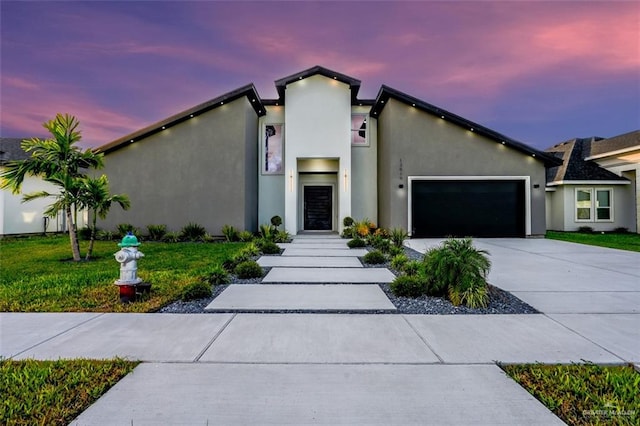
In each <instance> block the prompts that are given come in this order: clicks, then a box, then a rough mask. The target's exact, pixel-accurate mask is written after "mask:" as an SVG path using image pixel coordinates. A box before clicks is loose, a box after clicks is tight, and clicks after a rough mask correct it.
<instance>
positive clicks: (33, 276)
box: [0, 236, 245, 312]
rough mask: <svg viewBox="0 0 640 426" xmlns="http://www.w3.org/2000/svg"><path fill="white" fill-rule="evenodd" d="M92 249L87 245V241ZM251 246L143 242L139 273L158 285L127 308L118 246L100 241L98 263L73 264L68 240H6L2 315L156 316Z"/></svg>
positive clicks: (0, 281)
mask: <svg viewBox="0 0 640 426" xmlns="http://www.w3.org/2000/svg"><path fill="white" fill-rule="evenodd" d="M83 245H86V243H83ZM244 246H245V243H156V242H143V243H142V245H141V246H140V251H141V252H143V253H144V255H145V257H143V258H142V259H140V260H139V261H138V275H139V276H140V278H142V279H143V280H144V281H145V282H150V283H151V284H152V288H151V295H150V297H149V298H148V299H147V300H144V301H140V302H136V303H131V304H128V305H123V304H121V303H120V298H119V293H118V288H117V287H116V286H115V285H114V284H113V283H114V281H115V280H117V279H118V277H119V275H120V272H119V271H120V265H119V263H118V262H116V260H115V258H114V256H113V254H114V253H115V252H116V251H118V250H119V247H118V246H117V242H114V241H97V242H96V247H95V252H94V253H95V258H94V260H91V261H88V262H85V261H82V262H77V263H76V262H72V261H70V257H71V249H70V246H69V239H68V237H67V236H49V237H30V238H19V239H4V240H0V262H1V265H0V266H1V267H0V311H4V312H72V311H75V312H79V311H84V312H152V311H154V310H157V309H159V308H161V307H162V306H164V305H166V304H167V303H169V302H171V301H173V300H176V299H178V298H179V296H180V291H181V289H182V288H183V287H184V286H185V285H187V284H189V283H192V282H194V281H197V280H198V279H199V276H200V275H202V274H203V272H204V271H205V270H206V269H207V268H209V267H211V266H213V265H215V264H217V263H221V262H222V261H223V260H224V259H226V258H227V257H230V256H231V255H233V254H234V253H235V252H237V251H238V250H240V249H241V248H242V247H244Z"/></svg>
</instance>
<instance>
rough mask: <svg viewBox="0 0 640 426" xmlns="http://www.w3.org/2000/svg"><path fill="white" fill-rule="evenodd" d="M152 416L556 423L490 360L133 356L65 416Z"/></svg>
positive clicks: (153, 420)
mask: <svg viewBox="0 0 640 426" xmlns="http://www.w3.org/2000/svg"><path fill="white" fill-rule="evenodd" d="M474 396H475V397H474ZM159 423H162V424H167V425H178V424H180V425H205V424H211V425H230V426H232V425H249V424H271V425H276V424H277V425H290V424H295V425H301V424H323V425H391V424H396V425H410V424H411V425H419V424H420V425H423V424H427V423H428V424H434V425H436V424H437V425H460V424H470V425H471V424H491V425H516V424H518V425H545V426H554V425H562V424H564V423H562V422H561V421H560V420H559V419H558V418H557V417H555V416H554V415H553V414H552V413H551V412H550V411H549V410H547V409H546V408H545V407H544V406H543V405H542V404H541V403H540V402H538V401H537V400H536V399H535V398H534V397H533V396H532V395H530V394H529V393H528V392H527V391H525V390H524V389H523V388H521V387H520V386H519V385H518V384H517V383H516V382H515V381H513V380H511V379H510V378H508V377H507V376H506V375H505V374H504V373H503V372H502V371H501V370H500V368H498V367H497V366H495V365H449V366H442V365H419V366H416V365H264V364H262V365H253V364H142V365H140V366H138V367H137V368H136V369H135V370H134V372H133V373H132V374H130V375H128V376H127V377H125V378H124V379H123V380H122V381H121V382H119V383H118V384H116V385H115V386H114V387H113V388H111V390H109V392H107V394H106V395H104V396H103V397H102V398H100V399H99V400H98V401H97V402H96V403H95V404H94V405H92V406H91V407H90V408H89V409H88V410H86V411H85V412H84V413H82V414H81V415H80V416H79V417H78V418H77V419H76V420H74V421H73V422H71V425H73V426H75V425H103V424H117V425H129V424H134V425H156V424H159Z"/></svg>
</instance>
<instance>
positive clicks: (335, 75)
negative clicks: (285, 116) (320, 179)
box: [275, 65, 360, 104]
mask: <svg viewBox="0 0 640 426" xmlns="http://www.w3.org/2000/svg"><path fill="white" fill-rule="evenodd" d="M314 75H323V76H325V77H327V78H332V79H334V80H337V81H340V82H341V83H344V84H347V85H348V86H349V88H350V89H351V102H352V103H355V102H357V100H358V91H359V90H360V80H358V79H356V78H353V77H350V76H348V75H346V74H342V73H339V72H337V71H333V70H330V69H329V68H325V67H321V66H320V65H316V66H314V67H311V68H308V69H306V70H303V71H300V72H298V73H295V74H291V75H289V76H287V77H284V78H281V79H278V80H276V81H275V85H276V90H277V91H278V96H279V102H280V103H281V104H284V101H285V91H286V88H287V86H288V85H289V84H291V83H294V82H296V81H299V80H304V79H305V78H309V77H312V76H314Z"/></svg>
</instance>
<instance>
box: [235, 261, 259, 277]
mask: <svg viewBox="0 0 640 426" xmlns="http://www.w3.org/2000/svg"><path fill="white" fill-rule="evenodd" d="M234 272H235V274H236V275H237V276H238V278H241V279H249V278H260V277H261V276H262V267H261V266H260V265H258V262H256V261H255V260H247V261H244V262H241V263H239V264H238V265H237V266H236V268H235V270H234Z"/></svg>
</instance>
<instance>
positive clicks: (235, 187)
mask: <svg viewBox="0 0 640 426" xmlns="http://www.w3.org/2000/svg"><path fill="white" fill-rule="evenodd" d="M275 86H276V89H277V93H278V98H277V99H269V100H263V99H261V98H260V97H259V95H258V93H257V92H256V89H255V87H254V86H253V84H250V85H247V86H244V87H242V88H240V89H238V90H235V91H233V92H230V93H227V94H225V95H223V96H220V97H218V98H215V99H212V100H210V101H208V102H205V103H203V104H201V105H197V106H195V107H193V108H190V109H188V110H186V111H183V112H181V113H178V114H176V115H174V116H171V117H169V118H167V119H164V120H162V121H160V122H158V123H155V124H153V125H151V126H148V127H146V128H144V129H141V130H139V131H136V132H134V133H132V134H130V135H127V136H124V137H122V138H120V139H117V140H115V141H113V142H111V143H108V144H106V145H104V146H102V147H101V148H100V150H101V151H102V152H104V153H105V171H104V172H105V173H106V174H107V175H108V177H109V181H110V185H111V190H112V191H113V192H114V193H125V194H128V195H129V197H130V199H131V209H130V210H128V211H120V210H115V211H112V212H111V213H110V215H109V217H108V219H107V220H106V221H104V222H102V223H101V224H100V226H101V227H102V228H106V229H113V228H115V226H116V225H117V224H118V223H124V222H126V223H131V224H133V225H134V226H136V227H139V228H141V229H144V228H145V227H146V226H147V225H149V224H165V225H167V226H168V228H169V229H171V230H174V231H178V230H180V228H181V227H182V226H184V225H185V224H187V223H188V222H195V223H199V224H201V225H203V226H205V227H206V229H207V231H208V232H209V233H211V234H217V235H219V234H220V230H221V228H222V226H223V225H225V224H227V225H233V226H235V227H236V228H239V229H247V230H252V231H254V230H256V229H257V226H258V225H259V224H262V223H268V222H269V220H270V218H271V217H272V216H274V215H279V216H281V217H282V218H283V221H284V227H285V229H286V230H287V231H288V232H289V233H291V234H296V233H298V232H301V231H333V232H340V231H341V230H342V227H343V226H342V220H343V218H344V217H346V216H351V217H353V218H354V219H356V220H358V219H363V218H368V219H370V220H372V221H373V222H375V223H376V224H378V225H379V226H383V227H386V228H394V227H401V228H404V229H406V230H408V231H409V232H410V234H411V235H412V236H418V237H421V236H434V237H435V236H438V237H440V236H448V235H457V236H489V237H503V236H517V237H525V236H532V235H543V234H544V233H545V230H546V224H545V171H546V169H545V168H546V167H547V166H556V165H559V164H560V160H558V159H556V158H555V157H554V156H553V155H550V154H545V153H544V152H541V151H538V150H536V149H534V148H531V147H529V146H527V145H525V144H522V143H520V142H517V141H515V140H513V139H511V138H508V137H506V136H504V135H501V134H499V133H497V132H495V131H493V130H491V129H488V128H486V127H484V126H481V125H479V124H476V123H473V122H471V121H469V120H467V119H464V118H462V117H460V116H457V115H455V114H452V113H450V112H448V111H446V110H443V109H441V108H438V107H436V106H434V105H431V104H429V103H426V102H424V101H422V100H420V99H417V98H414V97H412V96H410V95H407V94H404V93H402V92H399V91H397V90H395V89H392V88H390V87H387V86H382V87H381V88H380V90H379V92H378V95H377V96H376V98H375V99H359V98H358V90H359V88H360V81H359V80H356V79H354V78H352V77H349V76H346V75H344V74H341V73H337V72H334V71H331V70H329V69H326V68H323V67H320V66H316V67H313V68H310V69H307V70H304V71H302V72H299V73H297V74H293V75H290V76H288V77H285V78H282V79H280V80H277V81H276V82H275Z"/></svg>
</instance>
